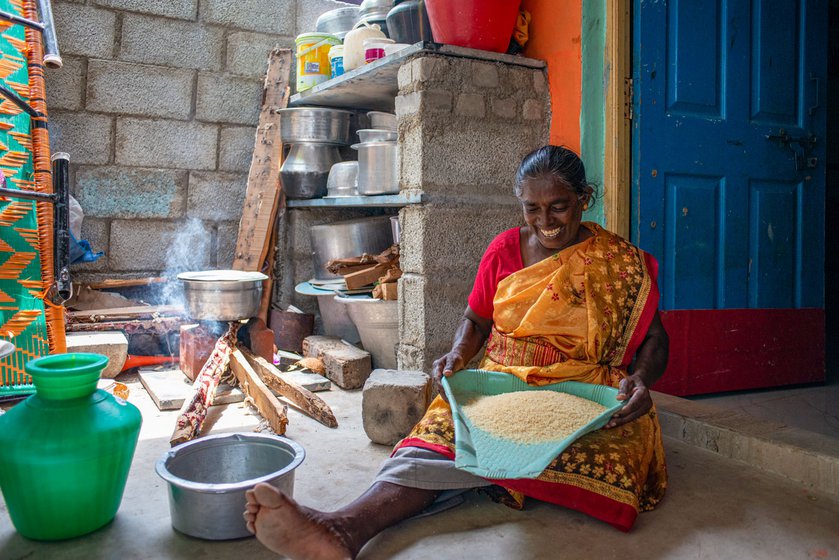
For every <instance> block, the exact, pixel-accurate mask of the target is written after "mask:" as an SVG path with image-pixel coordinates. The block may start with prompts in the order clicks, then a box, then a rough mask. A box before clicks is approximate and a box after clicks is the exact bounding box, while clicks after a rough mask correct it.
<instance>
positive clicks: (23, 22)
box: [0, 11, 44, 32]
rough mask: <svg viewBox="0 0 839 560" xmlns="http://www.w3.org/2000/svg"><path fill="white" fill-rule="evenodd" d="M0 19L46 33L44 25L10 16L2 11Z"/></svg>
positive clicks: (13, 15)
mask: <svg viewBox="0 0 839 560" xmlns="http://www.w3.org/2000/svg"><path fill="white" fill-rule="evenodd" d="M0 19H5V20H6V21H11V22H12V23H19V24H20V25H25V26H26V27H31V28H32V29H37V30H38V31H41V32H43V31H44V24H43V23H41V22H39V21H32V20H31V19H26V18H25V17H21V16H17V15H15V14H10V13H8V12H3V11H0Z"/></svg>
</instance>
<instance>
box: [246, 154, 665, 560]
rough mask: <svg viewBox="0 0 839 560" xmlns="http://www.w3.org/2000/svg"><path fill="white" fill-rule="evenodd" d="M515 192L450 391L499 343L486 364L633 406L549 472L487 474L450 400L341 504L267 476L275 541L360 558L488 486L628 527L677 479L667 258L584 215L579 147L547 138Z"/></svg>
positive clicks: (586, 194) (466, 321)
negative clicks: (384, 539) (663, 278)
mask: <svg viewBox="0 0 839 560" xmlns="http://www.w3.org/2000/svg"><path fill="white" fill-rule="evenodd" d="M515 194H516V196H517V197H518V199H519V200H520V201H521V204H522V209H523V212H524V220H525V222H526V224H527V225H525V226H523V227H521V228H514V229H511V230H508V231H505V232H503V233H501V234H500V235H499V236H498V237H496V238H495V239H494V240H493V241H492V242H491V243H490V245H489V247H488V248H487V250H486V253H485V254H484V257H483V259H482V261H481V264H480V267H479V269H478V274H477V277H476V279H475V285H474V288H473V290H472V293H471V295H470V296H469V301H468V303H469V305H468V306H467V308H466V311H465V312H464V315H463V317H462V318H461V321H460V324H459V326H458V329H457V333H456V335H455V340H454V343H453V345H452V349H451V351H450V352H449V353H448V354H446V355H445V356H443V357H441V358H440V359H438V360H436V361H435V362H434V365H433V371H432V375H433V378H434V382H435V384H436V386H437V388H438V390H440V380H441V378H442V376H444V375H445V376H449V375H452V374H453V372H456V371H458V370H460V369H463V368H464V367H465V366H466V364H467V363H468V362H469V360H470V359H471V358H472V357H473V356H475V354H477V353H478V352H479V351H480V349H481V347H482V346H483V344H484V342H486V343H487V347H486V353H485V355H484V357H483V361H482V362H481V365H480V367H481V368H482V369H487V370H492V371H499V372H506V373H509V374H511V375H515V376H516V377H518V378H520V379H522V380H524V381H525V382H527V383H529V384H533V385H544V384H548V383H556V382H559V381H581V382H585V383H595V384H601V385H608V386H611V387H617V388H619V392H620V395H619V397H618V398H619V399H622V400H626V401H627V402H626V404H625V405H624V406H623V407H622V408H621V409H620V410H619V411H618V412H617V413H615V415H614V416H613V417H612V419H611V420H610V421H609V423H608V424H607V425H606V427H605V428H603V429H601V430H598V431H596V432H592V433H590V434H587V435H585V436H583V437H582V438H580V439H578V440H577V441H576V442H574V443H573V444H572V445H571V446H570V447H568V448H567V449H566V450H565V451H564V452H563V453H561V454H560V455H559V456H558V457H557V458H556V459H555V460H554V461H553V462H552V463H551V464H550V465H549V466H548V468H546V469H545V471H544V472H543V473H542V474H541V475H540V476H539V477H538V478H536V479H518V480H486V479H482V478H479V477H477V476H475V475H473V474H470V473H468V472H465V471H461V470H459V469H457V468H455V466H454V428H453V425H452V415H451V409H450V408H449V405H448V403H447V402H446V401H445V400H444V398H443V397H442V396H438V397H437V398H436V399H435V400H434V401H433V402H432V403H431V405H430V406H429V408H428V410H427V411H426V413H425V416H424V417H423V418H422V420H420V422H419V423H418V424H417V425H416V426H415V427H414V429H413V430H412V432H411V433H410V434H409V435H408V437H406V438H405V439H404V440H402V441H401V442H400V443H399V444H398V445H397V446H396V450H395V451H394V454H393V455H392V456H391V458H390V459H388V460H387V461H386V462H385V463H384V465H383V466H382V469H381V471H380V472H379V474H378V476H377V477H376V479H375V481H374V482H373V484H372V485H371V486H370V488H369V489H368V490H367V491H366V492H365V493H364V494H363V495H362V496H360V497H359V498H357V499H356V500H355V501H353V502H352V503H351V504H349V505H347V506H345V507H343V508H341V509H340V510H338V511H335V512H321V511H317V510H313V509H309V508H306V507H303V506H301V505H299V504H297V503H296V502H295V501H294V500H292V499H291V498H289V497H286V496H284V495H282V494H281V493H280V492H279V491H277V490H276V489H275V488H274V487H272V486H269V485H266V484H259V485H257V486H256V487H255V488H254V489H253V490H251V491H249V492H248V504H247V510H246V512H245V519H246V520H247V523H248V528H249V529H250V530H251V531H252V532H254V533H255V534H256V537H257V539H259V540H260V541H261V542H262V543H263V544H265V545H266V546H267V547H268V548H270V549H271V550H273V551H275V552H278V553H281V554H284V555H286V556H289V557H291V558H299V559H321V558H322V559H333V558H353V557H355V555H356V554H358V552H359V551H360V550H361V548H362V547H363V546H364V544H365V543H366V542H367V541H369V540H370V539H371V538H372V537H374V536H375V535H377V534H378V533H379V532H381V531H383V530H384V529H386V528H387V527H390V526H391V525H393V524H395V523H398V522H399V521H402V520H404V519H407V518H409V517H412V516H414V515H416V514H418V513H420V512H422V511H423V510H425V509H426V508H428V507H429V506H430V505H431V504H433V503H434V502H435V501H437V500H438V498H441V494H443V492H444V491H450V490H458V491H465V490H466V489H470V488H477V487H481V488H483V489H485V490H487V491H488V492H489V493H490V495H492V496H493V497H494V498H495V499H497V500H499V501H503V502H504V503H506V504H508V505H510V506H512V507H516V508H521V507H523V504H524V499H525V497H527V496H529V497H532V498H536V499H539V500H543V501H547V502H551V503H554V504H559V505H562V506H565V507H568V508H572V509H575V510H578V511H581V512H584V513H586V514H588V515H590V516H592V517H595V518H597V519H600V520H602V521H605V522H606V523H609V524H611V525H613V526H615V527H617V528H618V529H621V530H624V531H628V530H629V529H630V528H631V527H632V525H633V523H634V522H635V518H636V517H637V515H638V512H640V511H645V510H650V509H652V508H653V507H655V505H656V504H657V503H658V502H659V501H660V500H661V499H662V497H663V496H664V491H665V488H666V486H667V474H666V469H665V464H664V450H663V448H662V444H661V430H660V427H659V424H658V420H657V419H656V414H655V409H654V407H653V403H652V399H651V398H650V391H649V387H650V386H651V385H652V384H653V383H654V382H655V381H656V380H657V379H658V378H659V377H660V376H661V375H662V374H663V373H664V369H665V366H666V365H667V354H668V338H667V334H666V333H665V331H664V328H663V327H662V325H661V320H660V318H659V315H658V310H657V306H658V288H657V286H656V274H657V267H658V265H657V263H656V261H655V259H654V258H653V257H651V256H650V255H648V254H647V253H645V252H643V251H641V250H640V249H638V248H637V247H634V246H633V245H632V244H630V243H628V242H627V241H625V240H624V239H622V238H620V237H618V236H616V235H614V234H612V233H609V232H608V231H606V230H604V229H603V228H601V227H600V226H598V225H596V224H594V223H589V222H586V223H582V222H581V219H582V212H583V210H585V209H586V208H588V205H589V203H590V201H591V200H592V195H593V189H592V187H591V186H590V185H589V184H588V183H587V182H586V177H585V168H584V166H583V163H582V161H580V159H579V158H578V157H577V155H576V154H574V153H573V152H571V151H570V150H568V149H566V148H563V147H557V146H545V147H543V148H540V149H538V150H536V151H535V152H533V153H531V154H529V155H528V156H527V157H525V159H524V161H523V162H522V164H521V166H520V168H519V171H518V173H517V175H516V185H515ZM630 371H631V373H630ZM441 395H442V391H441ZM449 495H451V492H446V493H445V494H444V496H446V497H448V496H449Z"/></svg>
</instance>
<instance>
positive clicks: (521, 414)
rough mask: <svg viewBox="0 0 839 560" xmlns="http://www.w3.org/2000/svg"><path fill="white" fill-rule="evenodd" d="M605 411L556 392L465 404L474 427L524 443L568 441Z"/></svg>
mask: <svg viewBox="0 0 839 560" xmlns="http://www.w3.org/2000/svg"><path fill="white" fill-rule="evenodd" d="M604 410H606V407H605V406H603V405H601V404H598V403H596V402H593V401H590V400H588V399H584V398H582V397H577V396H575V395H569V394H568V393H559V392H556V391H515V392H512V393H504V394H501V395H492V396H489V395H487V396H481V397H478V398H476V399H474V400H471V401H469V402H467V403H466V404H465V405H463V412H464V413H465V414H466V416H467V417H468V418H469V420H471V421H472V423H473V424H474V425H475V427H477V428H480V429H481V430H484V431H485V432H489V433H490V434H492V435H494V436H497V437H499V438H503V439H508V440H512V441H515V442H516V443H523V444H534V443H544V442H547V441H558V440H562V439H565V438H566V437H568V436H569V435H571V434H572V433H574V432H575V431H577V430H578V429H579V428H581V427H583V426H585V425H586V424H588V423H589V422H591V421H592V420H594V419H595V418H596V417H597V416H599V415H600V414H602V413H603V411H604Z"/></svg>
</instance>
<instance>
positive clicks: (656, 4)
mask: <svg viewBox="0 0 839 560" xmlns="http://www.w3.org/2000/svg"><path fill="white" fill-rule="evenodd" d="M633 9H634V11H633V74H634V75H633V89H634V96H633V124H632V127H633V128H632V130H633V133H632V134H633V136H632V143H633V148H632V151H633V154H632V158H633V162H632V170H633V171H632V172H633V194H632V204H633V208H632V238H633V241H635V242H636V243H638V244H639V246H640V247H642V248H643V249H645V250H647V251H649V252H651V253H652V254H653V255H655V256H656V257H657V258H658V259H659V264H660V276H659V285H660V287H661V290H662V308H663V309H720V308H800V307H823V304H824V189H825V171H824V170H825V152H824V145H825V142H824V140H825V123H826V109H825V101H824V100H825V96H826V92H827V88H826V84H825V77H826V54H825V53H826V52H827V4H826V0H751V1H749V0H669V1H668V0H660V1H652V0H650V1H648V0H634V5H633Z"/></svg>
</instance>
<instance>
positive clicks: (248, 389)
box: [230, 349, 288, 435]
mask: <svg viewBox="0 0 839 560" xmlns="http://www.w3.org/2000/svg"><path fill="white" fill-rule="evenodd" d="M230 370H231V371H232V372H233V375H235V376H236V380H237V381H238V382H239V388H240V389H241V390H242V392H243V393H245V394H246V395H247V396H249V397H250V398H251V399H252V400H253V402H254V405H255V406H256V409H257V410H258V411H259V413H260V414H261V415H262V417H263V418H265V420H267V421H268V425H270V426H271V429H272V430H274V433H275V434H277V435H283V434H284V433H285V430H286V426H287V425H288V407H287V406H286V405H284V404H283V403H281V402H280V401H279V400H277V397H275V396H274V393H272V392H271V389H269V388H268V387H267V386H266V385H265V383H263V382H262V380H261V379H260V378H259V375H258V374H257V373H256V371H254V368H253V366H251V364H250V362H249V361H248V360H247V358H245V356H244V355H243V354H242V350H241V349H237V350H236V351H235V352H233V354H232V355H231V356H230Z"/></svg>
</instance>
